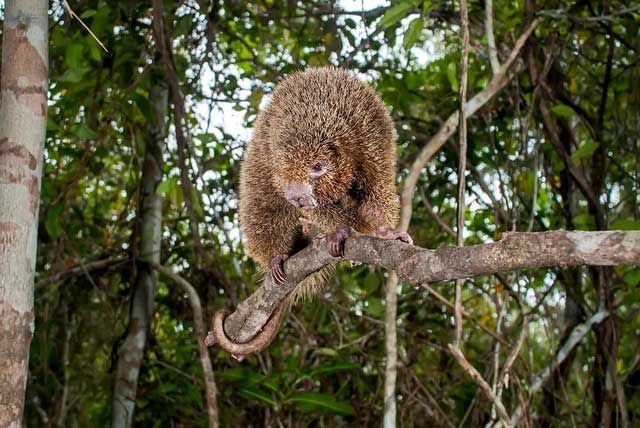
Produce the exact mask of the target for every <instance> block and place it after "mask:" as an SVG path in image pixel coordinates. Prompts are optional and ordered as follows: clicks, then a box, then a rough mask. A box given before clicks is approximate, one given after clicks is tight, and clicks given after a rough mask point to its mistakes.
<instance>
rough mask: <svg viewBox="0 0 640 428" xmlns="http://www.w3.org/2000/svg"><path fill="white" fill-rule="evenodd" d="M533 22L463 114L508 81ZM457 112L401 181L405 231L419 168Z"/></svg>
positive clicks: (452, 129) (438, 144)
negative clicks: (402, 183) (510, 71)
mask: <svg viewBox="0 0 640 428" xmlns="http://www.w3.org/2000/svg"><path fill="white" fill-rule="evenodd" d="M537 25H538V21H537V20H533V21H532V22H531V24H530V25H529V27H527V29H526V30H525V32H524V33H522V35H521V36H520V38H519V39H518V40H517V41H516V43H515V45H514V46H513V49H512V50H511V53H510V54H509V57H508V58H507V60H506V61H505V62H504V64H502V66H501V67H500V69H499V70H498V72H497V73H495V74H494V75H493V77H492V78H491V81H490V82H489V83H488V84H487V86H485V88H484V89H483V90H482V91H480V92H478V93H477V94H476V95H475V96H474V97H473V98H471V99H470V100H469V101H467V102H466V103H465V105H464V110H465V113H466V115H467V117H469V116H472V115H473V114H474V113H475V112H476V111H478V109H480V107H482V106H483V105H485V104H486V103H487V102H488V101H489V100H490V99H491V98H493V96H494V95H495V94H497V93H498V92H499V91H500V90H501V89H502V88H503V87H504V86H505V85H506V84H507V83H508V82H509V80H511V77H512V76H513V74H510V73H509V69H510V68H511V65H513V63H514V62H515V60H516V58H518V56H519V55H520V51H521V50H522V47H523V46H524V43H525V42H526V41H527V39H528V38H529V36H530V35H531V33H533V30H535V28H536V26H537ZM458 113H459V112H458V111H456V112H454V113H452V114H451V116H449V117H448V118H447V120H446V121H445V122H444V123H443V124H442V126H441V127H440V129H439V130H438V132H437V133H436V134H435V135H434V136H433V137H431V140H430V141H429V142H428V143H427V144H426V145H425V146H424V147H423V148H422V150H420V153H419V154H418V156H417V157H416V159H415V160H414V161H413V164H412V165H411V169H410V172H409V175H408V176H407V179H406V180H405V184H404V187H403V191H402V195H401V205H402V214H401V216H400V228H401V229H402V230H406V229H407V228H408V226H409V221H410V220H411V213H412V206H411V204H412V202H413V194H414V192H415V189H416V184H417V183H418V179H419V178H420V174H421V173H422V169H423V168H424V166H425V165H426V164H427V162H429V160H431V158H432V157H433V155H434V154H436V153H437V152H438V150H440V148H441V147H442V146H443V145H444V143H446V142H447V140H448V139H449V137H451V136H452V135H453V133H454V132H455V131H456V129H457V124H458Z"/></svg>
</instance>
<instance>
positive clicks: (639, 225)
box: [611, 219, 640, 230]
mask: <svg viewBox="0 0 640 428" xmlns="http://www.w3.org/2000/svg"><path fill="white" fill-rule="evenodd" d="M611 229H615V230H640V221H638V220H627V219H620V220H616V221H614V222H613V223H611Z"/></svg>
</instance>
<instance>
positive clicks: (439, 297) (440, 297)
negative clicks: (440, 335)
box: [420, 283, 509, 345]
mask: <svg viewBox="0 0 640 428" xmlns="http://www.w3.org/2000/svg"><path fill="white" fill-rule="evenodd" d="M420 287H422V288H424V289H426V290H427V291H428V292H429V293H431V294H432V295H433V297H435V298H436V299H437V300H438V301H439V302H440V303H442V304H443V305H445V306H446V307H448V308H449V309H453V307H454V306H453V303H451V302H450V301H448V300H447V299H446V298H445V297H444V296H443V295H442V294H440V293H438V292H437V291H436V290H434V289H433V288H432V287H431V286H430V285H429V284H427V283H424V284H421V285H420ZM462 316H463V317H465V318H467V319H468V320H469V321H471V322H472V323H474V324H475V325H477V326H478V328H479V329H480V330H482V331H484V332H485V333H487V334H488V335H489V336H491V337H493V338H494V339H495V340H497V341H498V342H502V343H503V344H505V345H509V343H508V342H507V341H506V340H504V339H503V338H502V337H500V336H498V335H497V334H496V333H495V332H494V331H492V330H490V329H489V327H487V326H485V325H484V324H482V323H481V322H480V321H478V320H476V319H475V318H473V317H472V316H471V314H470V313H469V312H467V311H466V310H465V309H464V308H462Z"/></svg>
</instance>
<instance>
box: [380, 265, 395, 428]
mask: <svg viewBox="0 0 640 428" xmlns="http://www.w3.org/2000/svg"><path fill="white" fill-rule="evenodd" d="M386 288H387V298H386V300H387V302H386V307H385V314H384V333H385V334H384V347H385V355H386V357H387V364H386V367H385V370H384V416H383V420H382V421H383V422H382V426H383V427H384V428H395V426H396V379H397V378H398V333H397V328H396V322H397V321H396V315H397V312H398V294H397V292H396V289H397V288H398V275H397V274H396V273H395V272H394V271H391V272H389V277H388V278H387V283H386Z"/></svg>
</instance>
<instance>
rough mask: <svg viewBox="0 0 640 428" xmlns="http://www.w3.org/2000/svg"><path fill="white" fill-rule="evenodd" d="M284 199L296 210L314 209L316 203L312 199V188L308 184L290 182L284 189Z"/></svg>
mask: <svg viewBox="0 0 640 428" xmlns="http://www.w3.org/2000/svg"><path fill="white" fill-rule="evenodd" d="M284 197H285V199H286V200H287V201H289V203H290V204H291V205H293V206H294V207H296V208H309V207H315V206H316V205H317V204H318V203H317V202H316V198H314V197H313V188H312V187H311V185H310V184H309V183H304V182H302V181H291V182H289V183H287V185H286V187H285V189H284Z"/></svg>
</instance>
